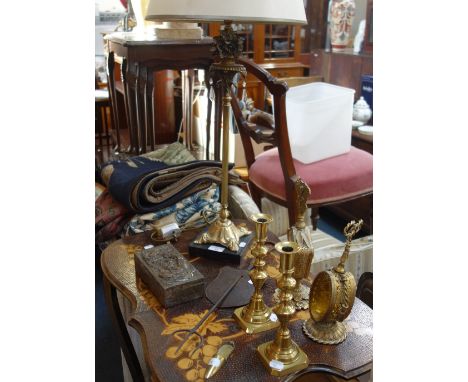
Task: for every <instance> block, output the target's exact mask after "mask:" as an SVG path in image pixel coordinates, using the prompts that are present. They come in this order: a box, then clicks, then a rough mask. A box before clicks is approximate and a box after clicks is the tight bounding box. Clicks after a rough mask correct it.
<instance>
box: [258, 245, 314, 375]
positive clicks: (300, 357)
mask: <svg viewBox="0 0 468 382" xmlns="http://www.w3.org/2000/svg"><path fill="white" fill-rule="evenodd" d="M275 249H276V251H277V252H279V254H280V271H281V278H280V279H279V280H278V287H279V289H280V290H281V292H280V303H279V304H278V305H277V306H276V307H274V308H273V312H274V313H275V314H276V316H277V317H278V320H279V321H280V327H279V328H278V330H277V332H276V335H275V339H274V340H273V341H270V342H266V343H263V344H261V345H260V346H259V347H258V348H257V351H258V353H259V355H260V358H261V360H262V362H263V364H264V365H265V367H266V368H267V369H268V371H269V372H270V374H272V375H274V376H277V377H282V376H284V375H287V374H290V373H293V372H296V371H299V370H302V369H305V368H306V367H307V366H308V364H309V358H308V357H307V355H306V354H305V353H304V351H302V350H301V349H300V348H299V346H298V345H297V344H296V343H295V342H294V341H293V340H292V339H291V333H290V331H289V329H288V323H289V321H290V320H291V319H292V318H293V316H294V313H295V312H296V309H295V307H294V303H293V302H292V291H293V289H294V287H295V284H296V281H295V280H294V277H293V274H294V257H295V256H296V254H297V253H298V251H299V246H298V245H297V243H295V242H290V241H284V242H280V243H277V244H276V245H275Z"/></svg>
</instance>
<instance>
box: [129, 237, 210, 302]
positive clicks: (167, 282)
mask: <svg viewBox="0 0 468 382" xmlns="http://www.w3.org/2000/svg"><path fill="white" fill-rule="evenodd" d="M135 273H136V275H137V277H139V278H140V279H141V280H142V281H143V282H144V283H145V285H146V286H147V287H148V289H149V290H150V291H151V292H152V293H153V294H154V295H155V297H156V298H157V299H158V301H159V302H160V303H161V304H162V305H163V306H164V307H165V308H169V307H171V306H174V305H178V304H182V303H184V302H187V301H191V300H195V299H197V298H200V297H202V296H203V293H204V290H205V278H204V277H203V275H202V274H201V273H200V272H199V271H198V270H197V269H196V268H195V267H194V266H193V265H192V264H191V263H190V262H188V261H187V259H185V257H184V256H182V255H181V254H180V253H179V251H177V249H175V248H174V246H172V245H171V244H164V245H159V246H157V247H153V248H149V249H145V250H143V251H141V252H138V253H136V254H135Z"/></svg>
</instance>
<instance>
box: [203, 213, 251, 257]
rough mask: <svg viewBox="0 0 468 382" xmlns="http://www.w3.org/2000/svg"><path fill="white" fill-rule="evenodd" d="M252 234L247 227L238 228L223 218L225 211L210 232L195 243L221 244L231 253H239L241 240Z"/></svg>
mask: <svg viewBox="0 0 468 382" xmlns="http://www.w3.org/2000/svg"><path fill="white" fill-rule="evenodd" d="M250 233H251V232H250V231H249V230H248V229H247V227H243V226H236V225H235V224H234V223H233V222H232V221H231V220H229V219H228V218H223V211H221V216H220V217H219V218H218V220H216V221H215V222H214V223H212V224H211V225H210V227H209V228H208V230H207V231H206V232H205V233H204V234H203V235H202V236H201V237H200V238H199V239H198V240H196V241H195V243H196V244H209V243H213V244H221V245H224V246H225V247H227V248H229V250H230V251H233V252H237V251H238V250H239V241H240V238H241V237H242V236H245V235H249V234H250Z"/></svg>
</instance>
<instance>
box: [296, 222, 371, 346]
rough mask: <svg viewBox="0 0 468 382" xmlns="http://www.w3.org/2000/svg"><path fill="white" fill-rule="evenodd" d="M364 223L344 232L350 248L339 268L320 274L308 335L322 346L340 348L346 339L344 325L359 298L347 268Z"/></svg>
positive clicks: (306, 326)
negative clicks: (338, 346)
mask: <svg viewBox="0 0 468 382" xmlns="http://www.w3.org/2000/svg"><path fill="white" fill-rule="evenodd" d="M362 223H363V221H362V220H359V222H358V223H356V222H355V221H354V220H353V221H351V222H350V223H348V224H347V225H346V227H345V229H344V231H343V232H344V234H345V236H346V245H345V248H344V250H343V254H342V255H341V258H340V262H339V264H338V265H337V266H336V267H334V268H333V269H331V270H328V271H324V272H320V273H319V274H318V275H317V277H316V278H315V280H314V282H313V283H312V287H311V289H310V304H309V310H310V317H311V318H310V319H309V320H307V321H305V322H304V325H303V329H304V332H305V334H306V335H307V336H308V337H310V338H311V339H313V340H314V341H316V342H319V343H322V344H329V345H332V344H339V343H340V342H343V341H344V340H345V339H346V327H345V326H344V324H343V321H344V320H345V319H346V317H348V315H349V314H350V313H351V309H352V308H353V304H354V298H355V296H356V281H355V280H354V276H353V274H352V273H351V272H345V269H344V265H345V263H346V260H347V259H348V256H349V250H350V248H351V241H352V239H353V237H354V235H356V233H358V231H359V230H360V229H361V227H362Z"/></svg>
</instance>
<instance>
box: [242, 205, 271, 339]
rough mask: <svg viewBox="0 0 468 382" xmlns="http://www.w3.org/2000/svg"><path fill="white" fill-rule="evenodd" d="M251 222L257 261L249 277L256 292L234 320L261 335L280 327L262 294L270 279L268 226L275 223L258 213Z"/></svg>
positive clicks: (266, 215) (265, 215)
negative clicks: (266, 259) (267, 264)
mask: <svg viewBox="0 0 468 382" xmlns="http://www.w3.org/2000/svg"><path fill="white" fill-rule="evenodd" d="M250 220H252V221H253V222H254V223H255V244H254V246H253V247H252V249H251V253H252V255H253V256H254V258H255V259H254V261H253V269H252V270H251V271H250V272H249V275H250V279H251V280H252V284H253V286H254V287H255V291H254V294H253V295H252V298H251V299H250V302H249V304H248V305H246V306H243V307H240V308H237V309H236V310H235V311H234V318H235V319H236V321H237V323H238V324H239V326H240V327H241V328H242V329H243V330H245V332H246V333H247V334H252V333H260V332H263V331H266V330H270V329H273V328H276V327H278V326H279V322H278V320H277V319H276V317H275V316H274V315H273V316H272V315H271V309H270V308H269V307H268V306H267V305H266V304H265V302H264V301H263V294H262V287H263V284H265V281H266V279H267V278H268V274H267V272H266V270H265V260H264V258H265V256H266V255H267V253H268V249H267V247H266V246H265V241H266V238H267V232H268V224H270V223H271V222H272V221H273V218H272V217H271V215H268V214H262V213H258V214H254V215H252V216H251V217H250Z"/></svg>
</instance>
